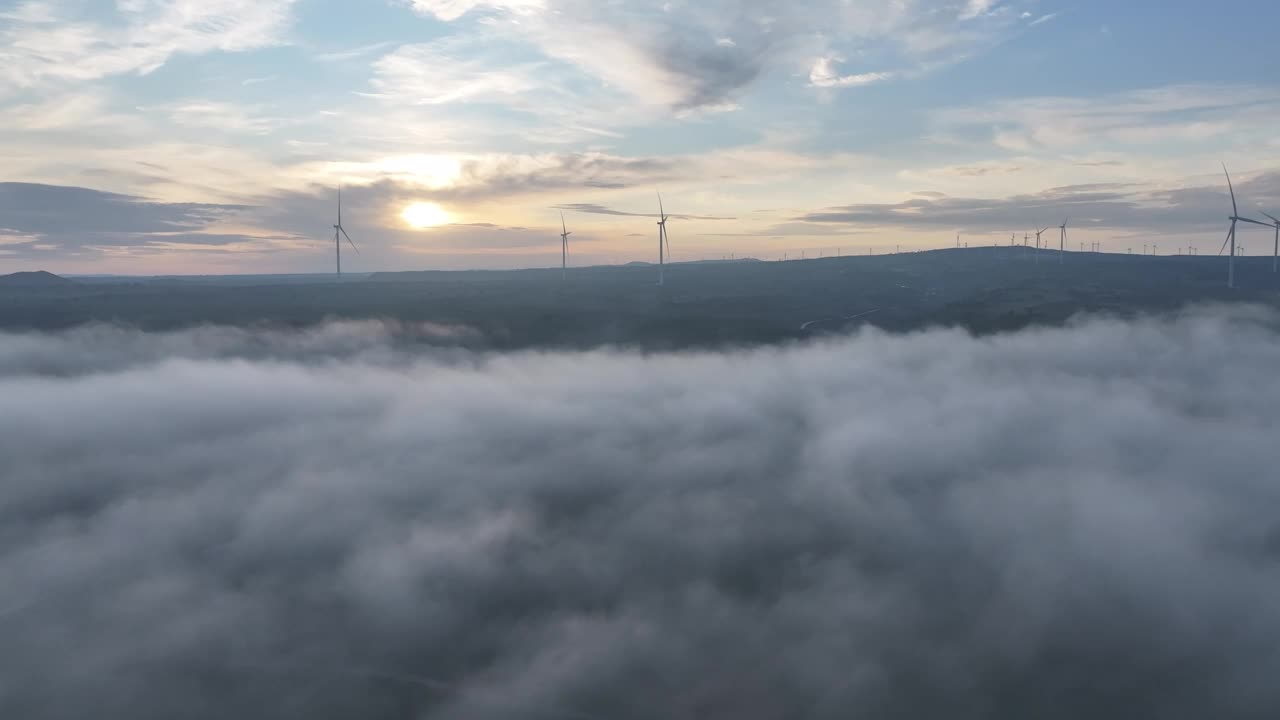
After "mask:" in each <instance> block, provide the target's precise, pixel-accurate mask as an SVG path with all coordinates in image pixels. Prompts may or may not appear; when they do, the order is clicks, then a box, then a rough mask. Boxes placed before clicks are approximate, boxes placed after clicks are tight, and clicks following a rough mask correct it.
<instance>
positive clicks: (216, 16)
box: [0, 0, 1280, 276]
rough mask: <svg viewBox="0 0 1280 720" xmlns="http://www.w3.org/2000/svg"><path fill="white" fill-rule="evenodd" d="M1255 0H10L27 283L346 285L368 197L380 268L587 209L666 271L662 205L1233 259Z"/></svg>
mask: <svg viewBox="0 0 1280 720" xmlns="http://www.w3.org/2000/svg"><path fill="white" fill-rule="evenodd" d="M1229 5H1230V9H1231V12H1223V11H1222V9H1220V8H1207V7H1203V6H1201V5H1200V4H1197V3H1192V2H1190V0H1179V1H1178V2H1173V3H1169V4H1167V5H1166V6H1165V7H1163V8H1162V12H1161V15H1160V29H1161V32H1160V33H1151V32H1149V23H1150V21H1151V20H1150V18H1149V17H1148V15H1147V12H1146V11H1145V10H1144V9H1143V8H1134V7H1114V4H1113V3H1107V2H1103V1H1102V0H1080V1H1076V2H1069V1H1063V2H1048V1H1043V0H913V1H912V2H906V3H903V2H890V0H866V1H865V2H861V3H856V4H851V3H846V2H839V1H838V0H815V1H814V2H811V3H805V4H803V5H802V6H795V7H787V8H777V7H770V6H769V5H767V4H759V3H756V2H751V1H750V0H714V2H710V3H692V2H687V1H686V2H669V3H666V4H665V5H658V4H656V3H648V2H642V1H641V0H626V1H625V2H618V3H610V4H608V5H600V4H593V3H589V2H584V0H465V1H461V2H459V1H458V0H395V1H393V2H385V3H373V4H363V5H361V6H359V7H352V6H345V5H343V4H341V3H333V2H328V1H327V0H307V1H306V2H299V1H296V0H267V1H265V2H260V3H256V4H255V5H254V7H253V8H246V7H244V5H243V3H241V2H237V1H236V0H206V1H202V2H196V0H151V1H149V2H141V3H126V4H116V5H106V4H97V5H88V4H85V3H81V2H74V1H72V0H24V1H23V2H12V3H10V4H9V5H8V6H7V7H0V37H3V38H4V42H5V44H6V46H7V48H8V50H7V56H6V57H7V61H8V62H7V66H6V68H5V69H4V70H0V108H3V109H4V110H5V112H6V114H7V116H8V117H10V118H11V132H10V133H8V134H7V136H6V138H5V139H2V140H0V153H3V154H4V156H5V157H6V158H8V160H9V162H8V163H7V168H6V171H5V174H4V175H0V272H11V271H16V270H19V269H21V268H24V267H33V266H39V267H42V268H46V269H49V270H50V271H52V272H57V273H60V274H83V275H92V274H127V275H139V276H155V275H186V274H202V275H210V274H212V275H220V274H324V273H326V272H329V271H331V270H332V267H333V247H332V240H333V237H332V232H333V229H332V224H333V220H334V217H335V216H336V210H337V207H336V190H337V188H338V187H339V186H342V187H343V188H344V191H343V205H344V207H343V212H344V216H343V219H344V225H345V226H346V228H347V229H348V231H349V232H350V233H351V235H352V237H353V238H354V240H355V242H356V243H357V244H358V245H359V247H360V252H361V254H360V255H355V254H354V253H351V252H350V249H349V248H348V252H347V253H344V258H343V260H344V265H345V266H346V268H345V269H347V270H348V271H349V272H353V273H367V272H396V271H408V270H462V269H468V270H472V269H474V270H480V269H494V270H498V269H521V268H531V267H538V266H541V265H543V264H544V263H545V264H547V265H554V266H558V263H559V232H560V214H561V213H562V212H563V213H564V215H565V218H566V221H567V223H568V225H569V230H570V231H571V232H573V237H572V238H571V240H570V248H569V258H570V264H571V265H572V264H575V263H576V264H585V265H616V264H625V263H627V262H637V261H638V262H647V261H650V260H651V257H650V256H651V255H656V248H654V247H653V245H654V241H655V240H656V239H657V238H656V235H657V232H656V228H655V227H654V221H655V220H656V216H657V210H658V208H657V198H656V193H657V192H658V191H659V190H661V191H662V193H663V195H664V198H665V199H666V203H667V209H668V211H669V213H670V214H671V216H672V218H673V219H672V223H671V232H670V234H671V236H672V237H671V246H672V250H673V251H674V254H675V257H677V258H679V257H681V256H684V257H705V258H714V257H719V256H720V255H727V254H729V253H731V252H733V253H737V254H741V255H754V256H757V257H760V258H761V259H762V260H767V259H771V258H774V257H780V256H782V255H783V253H796V252H799V251H801V250H809V251H810V252H813V251H815V250H819V249H822V250H826V251H833V250H835V249H836V248H843V249H844V250H845V251H846V254H856V253H863V252H866V251H867V249H869V248H872V247H876V246H878V247H880V248H886V247H892V246H894V245H896V244H902V245H903V246H904V247H907V246H910V247H912V248H913V249H922V250H923V249H933V248H936V249H946V248H947V247H950V246H951V243H952V241H953V238H954V236H955V234H956V233H957V232H959V233H961V234H963V235H964V236H966V237H967V238H969V239H971V240H972V241H973V242H977V243H981V244H992V243H993V242H994V243H995V244H1002V243H1003V242H1004V239H1005V238H1007V237H1008V235H1009V234H1010V233H1015V232H1016V233H1017V235H1018V237H1019V238H1021V236H1022V235H1023V233H1025V232H1029V231H1032V230H1034V229H1036V228H1038V227H1041V226H1045V225H1049V226H1052V227H1054V228H1056V227H1057V225H1058V224H1059V223H1060V222H1061V221H1062V219H1063V218H1064V217H1070V218H1071V223H1072V234H1071V236H1070V241H1072V242H1084V243H1086V245H1088V244H1091V243H1094V242H1100V243H1102V249H1103V250H1107V251H1111V252H1119V253H1123V252H1124V250H1125V248H1126V247H1130V246H1133V245H1135V244H1141V243H1142V242H1143V240H1144V238H1152V237H1159V238H1161V239H1162V240H1161V241H1163V242H1168V243H1169V247H1170V248H1172V247H1176V246H1178V245H1181V246H1186V245H1189V244H1197V245H1199V246H1200V247H1201V250H1202V251H1203V252H1206V253H1207V252H1212V250H1211V249H1208V248H1209V246H1210V245H1211V244H1214V243H1220V242H1221V239H1222V236H1223V235H1224V234H1225V231H1226V223H1225V222H1224V221H1223V220H1224V219H1225V218H1226V216H1227V215H1228V214H1229V209H1230V206H1229V199H1228V197H1227V187H1226V182H1225V180H1224V178H1223V177H1222V174H1221V170H1220V167H1219V163H1220V162H1225V163H1226V164H1227V165H1228V167H1230V169H1231V171H1232V174H1233V179H1234V180H1235V181H1236V193H1237V196H1238V197H1239V199H1240V207H1241V213H1242V214H1245V215H1249V214H1254V215H1260V213H1261V212H1263V211H1266V212H1270V213H1271V214H1273V215H1280V212H1277V211H1276V209H1275V208H1280V136H1277V134H1276V129H1275V128H1276V123H1275V122H1274V120H1275V118H1276V117H1280V83H1278V82H1277V80H1276V77H1275V76H1274V73H1273V72H1271V71H1270V68H1273V67H1274V61H1273V60H1271V54H1272V50H1271V48H1272V38H1271V36H1270V32H1269V30H1267V29H1266V28H1268V27H1270V26H1273V25H1275V24H1276V23H1280V7H1277V6H1276V5H1275V4H1274V3H1267V2H1263V1H1262V0H1239V1H1238V2H1233V3H1230V4H1229ZM1241 15H1248V16H1249V17H1252V18H1254V19H1255V20H1256V22H1253V23H1250V24H1248V25H1246V26H1239V25H1238V24H1236V23H1235V22H1234V19H1233V18H1234V17H1238V16H1241ZM1228 26H1229V27H1230V29H1231V37H1232V42H1230V43H1224V44H1222V45H1221V46H1218V47H1214V48H1213V50H1214V51H1213V52H1212V53H1205V54H1203V56H1201V55H1199V54H1194V53H1189V52H1187V48H1188V47H1197V46H1199V45H1200V44H1203V43H1205V42H1206V39H1211V38H1214V37H1223V36H1224V35H1223V31H1224V29H1225V28H1227V27H1228ZM564 37H572V38H573V42H570V43H565V42H562V38H564ZM85 38H92V40H86V39H85ZM1210 42H1211V40H1210ZM1192 55H1195V57H1191V56H1192ZM1033 226H1036V227H1033ZM1252 233H1253V230H1252V229H1249V228H1242V234H1241V239H1242V241H1243V242H1246V243H1247V242H1248V241H1249V238H1250V237H1252ZM1263 234H1264V231H1262V230H1261V229H1258V231H1257V235H1258V237H1259V238H1261V237H1262V236H1263ZM1267 239H1268V240H1269V239H1270V238H1269V237H1268V238H1267ZM1068 249H1070V248H1068ZM652 259H656V257H655V258H652Z"/></svg>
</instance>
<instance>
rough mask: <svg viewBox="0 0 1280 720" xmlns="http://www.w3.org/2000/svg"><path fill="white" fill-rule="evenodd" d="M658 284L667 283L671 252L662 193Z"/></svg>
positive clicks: (660, 201) (659, 200) (659, 210)
mask: <svg viewBox="0 0 1280 720" xmlns="http://www.w3.org/2000/svg"><path fill="white" fill-rule="evenodd" d="M658 216H659V217H660V218H661V219H660V220H658V285H665V284H666V280H667V279H666V263H667V257H666V256H667V255H669V254H670V253H671V242H670V240H668V239H667V219H668V218H667V211H666V210H664V209H663V207H662V193H658Z"/></svg>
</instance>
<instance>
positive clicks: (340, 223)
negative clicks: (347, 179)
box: [338, 185, 342, 227]
mask: <svg viewBox="0 0 1280 720" xmlns="http://www.w3.org/2000/svg"><path fill="white" fill-rule="evenodd" d="M338 227H342V186H341V185H339V186H338Z"/></svg>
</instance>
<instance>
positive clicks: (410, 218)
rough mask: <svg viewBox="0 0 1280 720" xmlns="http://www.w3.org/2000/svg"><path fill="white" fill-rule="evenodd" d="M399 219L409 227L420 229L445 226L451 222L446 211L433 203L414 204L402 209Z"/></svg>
mask: <svg viewBox="0 0 1280 720" xmlns="http://www.w3.org/2000/svg"><path fill="white" fill-rule="evenodd" d="M400 217H402V218H404V221H405V222H407V223H409V225H410V227H414V228H418V229H422V228H431V227H438V226H440V225H447V224H448V223H449V222H451V221H452V220H453V218H452V217H451V216H450V215H449V213H448V211H446V210H445V209H444V208H442V207H440V206H439V205H437V204H435V203H429V202H416V203H414V204H412V205H410V206H409V207H407V208H405V209H404V212H402V213H400Z"/></svg>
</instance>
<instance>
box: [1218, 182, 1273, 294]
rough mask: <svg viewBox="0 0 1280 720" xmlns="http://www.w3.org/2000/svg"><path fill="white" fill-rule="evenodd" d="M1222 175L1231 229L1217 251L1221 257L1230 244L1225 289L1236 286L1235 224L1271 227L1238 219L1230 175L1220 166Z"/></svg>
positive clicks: (1238, 213)
mask: <svg viewBox="0 0 1280 720" xmlns="http://www.w3.org/2000/svg"><path fill="white" fill-rule="evenodd" d="M1222 174H1223V175H1226V176H1227V191H1228V192H1230V193H1231V217H1230V218H1228V219H1229V220H1230V221H1231V229H1230V230H1228V231H1227V239H1226V240H1223V241H1222V247H1221V248H1220V249H1219V250H1218V254H1219V255H1221V254H1222V251H1223V250H1225V249H1226V248H1227V243H1231V257H1230V259H1228V260H1227V287H1228V288H1235V286H1236V223H1237V222H1247V223H1251V224H1253V225H1261V226H1262V227H1271V226H1270V225H1267V224H1266V223H1264V222H1258V221H1257V220H1250V219H1249V218H1243V217H1240V209H1239V208H1238V207H1237V206H1236V189H1235V188H1234V187H1232V186H1231V173H1229V172H1227V166H1226V164H1225V163H1224V164H1223V165H1222Z"/></svg>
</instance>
